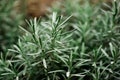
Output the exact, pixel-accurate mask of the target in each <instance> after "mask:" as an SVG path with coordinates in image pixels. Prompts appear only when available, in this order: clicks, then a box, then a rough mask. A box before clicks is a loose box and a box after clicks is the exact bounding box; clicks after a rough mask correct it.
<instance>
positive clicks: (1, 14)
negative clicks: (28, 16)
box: [0, 0, 23, 51]
mask: <svg viewBox="0 0 120 80" xmlns="http://www.w3.org/2000/svg"><path fill="white" fill-rule="evenodd" d="M14 3H15V0H0V51H5V50H6V48H10V46H11V44H13V43H15V42H16V41H17V39H18V34H19V28H18V26H19V25H21V24H22V23H23V22H22V19H23V14H18V13H17V12H16V9H15V7H14Z"/></svg>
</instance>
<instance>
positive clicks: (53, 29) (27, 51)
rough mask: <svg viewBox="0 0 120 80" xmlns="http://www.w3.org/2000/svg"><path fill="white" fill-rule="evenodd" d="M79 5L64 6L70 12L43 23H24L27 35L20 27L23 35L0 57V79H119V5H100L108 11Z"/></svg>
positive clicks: (35, 21) (53, 16)
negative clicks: (28, 28)
mask: <svg viewBox="0 0 120 80" xmlns="http://www.w3.org/2000/svg"><path fill="white" fill-rule="evenodd" d="M66 3H67V4H68V2H66ZM71 4H72V2H71ZM84 4H86V5H84V6H85V7H84V6H83V5H79V3H78V2H76V5H75V6H66V5H64V6H66V7H68V8H70V9H71V10H69V12H64V13H63V14H64V16H65V17H62V16H57V13H53V15H52V17H51V16H49V19H48V20H45V21H44V20H42V19H39V20H37V19H36V18H35V19H33V20H30V21H27V23H28V26H29V27H30V30H29V31H28V30H26V29H24V28H22V27H20V28H21V29H22V30H23V31H25V35H24V36H22V37H20V38H19V40H18V43H17V45H13V47H14V48H13V49H9V52H8V53H7V54H6V55H5V56H3V55H2V53H1V58H0V79H1V80H39V79H41V80H119V79H120V70H119V67H120V46H119V45H120V42H119V41H120V37H119V36H120V31H119V19H120V18H119V3H118V2H117V1H113V6H112V7H110V6H108V5H105V6H107V7H110V10H108V11H105V10H103V9H102V10H101V8H100V6H97V7H93V6H91V5H90V4H89V2H85V3H84ZM76 6H77V7H76ZM66 7H64V11H67V10H68V8H66ZM71 7H74V8H71ZM56 11H60V10H57V9H56ZM61 13H62V12H61ZM69 13H70V14H73V15H72V16H70V17H68V15H70V14H69ZM67 14H68V15H67ZM66 17H68V18H66ZM65 18H66V19H65ZM11 55H12V57H11Z"/></svg>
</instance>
